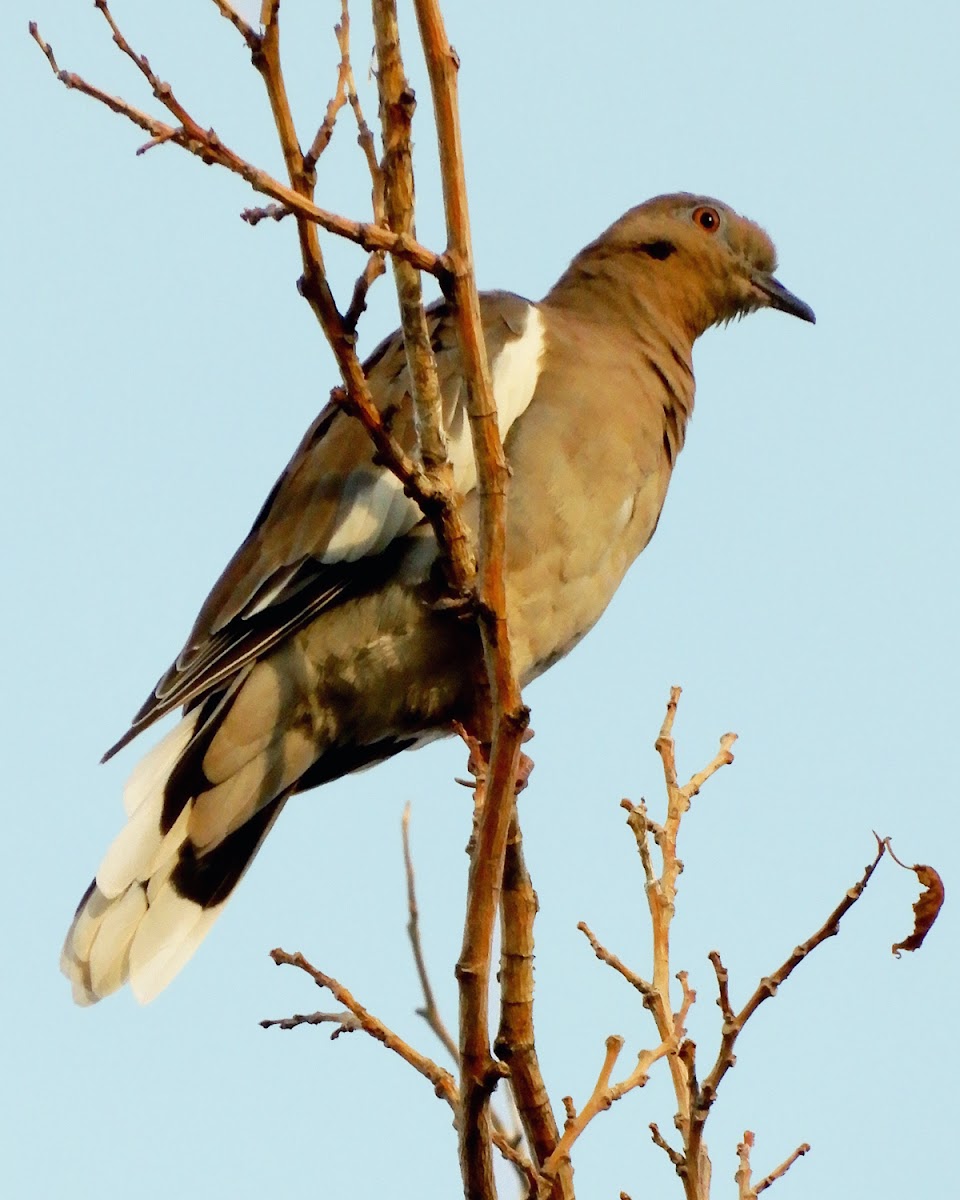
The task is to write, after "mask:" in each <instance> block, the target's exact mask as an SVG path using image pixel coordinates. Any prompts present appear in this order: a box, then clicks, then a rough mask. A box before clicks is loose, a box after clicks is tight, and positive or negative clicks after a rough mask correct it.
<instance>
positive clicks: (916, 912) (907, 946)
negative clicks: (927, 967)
mask: <svg viewBox="0 0 960 1200" xmlns="http://www.w3.org/2000/svg"><path fill="white" fill-rule="evenodd" d="M887 849H888V850H889V851H890V857H891V858H892V859H893V861H894V862H895V863H897V864H898V865H899V866H901V867H904V869H905V870H908V871H913V872H914V874H915V875H916V877H917V879H919V881H920V886H921V887H922V888H923V891H922V892H921V893H920V896H919V897H918V899H917V902H916V904H914V906H913V933H911V934H910V936H909V937H908V938H906V939H905V940H904V941H902V942H896V943H895V944H894V946H893V947H892V949H893V953H894V954H895V955H896V956H897V958H899V957H900V951H901V950H919V949H920V947H921V945H922V944H923V939H924V938H925V937H926V936H927V934H928V933H929V932H930V930H931V929H932V928H933V923H934V921H936V919H937V917H938V916H939V914H940V909H941V908H943V900H944V895H945V893H944V887H943V880H942V879H941V878H940V875H939V874H938V872H937V871H935V870H934V868H933V867H928V866H925V865H923V864H921V863H916V864H914V866H912V867H907V865H906V863H902V862H900V859H899V858H897V856H896V855H895V854H894V853H893V851H892V850H890V845H889V842H888V843H887Z"/></svg>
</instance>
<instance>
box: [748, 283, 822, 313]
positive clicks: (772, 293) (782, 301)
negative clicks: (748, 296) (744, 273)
mask: <svg viewBox="0 0 960 1200" xmlns="http://www.w3.org/2000/svg"><path fill="white" fill-rule="evenodd" d="M753 282H754V285H755V287H756V288H757V290H758V291H759V292H761V293H762V294H763V296H764V298H765V301H766V306H767V307H768V308H779V310H780V311H781V312H785V313H789V314H790V316H791V317H799V318H800V320H801V321H809V322H810V324H811V325H816V323H817V318H816V317H815V316H814V312H813V309H812V308H811V307H810V305H809V304H804V302H803V301H802V300H801V299H800V297H799V296H795V295H794V294H793V292H791V291H788V290H787V289H786V288H785V287H784V286H783V284H782V283H781V282H780V280H779V279H774V277H773V276H772V275H764V274H761V273H760V272H757V274H756V275H754V277H753Z"/></svg>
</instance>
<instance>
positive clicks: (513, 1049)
mask: <svg viewBox="0 0 960 1200" xmlns="http://www.w3.org/2000/svg"><path fill="white" fill-rule="evenodd" d="M538 907H539V905H538V901H537V895H536V892H535V891H534V890H533V883H532V881H531V879H530V873H529V871H528V870H527V865H526V862H525V860H524V855H523V840H522V837H521V834H520V825H519V822H518V821H517V818H516V815H514V819H513V820H512V821H511V824H510V832H509V834H508V836H507V849H506V856H505V862H504V871H503V890H502V893H501V896H500V919H501V948H500V976H499V977H500V1027H499V1029H498V1031H497V1037H496V1041H495V1043H494V1052H495V1053H496V1054H497V1056H498V1057H499V1058H501V1059H502V1060H503V1061H504V1062H505V1063H506V1064H507V1065H508V1066H509V1068H510V1080H509V1082H510V1090H511V1093H512V1095H513V1097H514V1100H515V1101H516V1105H517V1112H518V1113H519V1116H520V1121H521V1123H522V1125H523V1129H524V1132H525V1133H526V1136H527V1142H528V1143H529V1145H530V1148H531V1152H532V1154H533V1156H534V1160H535V1161H536V1163H537V1164H538V1165H542V1164H543V1163H545V1162H546V1161H547V1159H549V1157H550V1155H551V1154H553V1152H554V1151H555V1150H556V1147H557V1143H558V1142H559V1140H560V1131H559V1129H558V1128H557V1121H556V1117H555V1116H554V1113H553V1108H552V1106H551V1104H550V1097H549V1095H548V1093H547V1089H546V1085H545V1084H544V1081H543V1075H542V1072H541V1070H540V1062H539V1058H538V1055H537V1049H536V1041H535V1037H534V1028H533V995H534V982H533V957H534V956H533V950H534V942H533V923H534V919H535V917H536V914H537V910H538ZM552 1194H553V1196H554V1197H555V1200H567V1198H568V1197H569V1198H571V1200H572V1197H573V1194H574V1192H573V1169H572V1167H571V1166H570V1163H569V1161H568V1160H566V1159H565V1160H563V1161H562V1162H561V1164H560V1166H559V1169H558V1171H557V1178H556V1183H555V1187H554V1189H553V1193H552Z"/></svg>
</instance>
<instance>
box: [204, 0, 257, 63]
mask: <svg viewBox="0 0 960 1200" xmlns="http://www.w3.org/2000/svg"><path fill="white" fill-rule="evenodd" d="M213 3H214V4H215V5H216V7H217V9H218V10H219V12H220V16H221V17H225V18H226V19H227V20H228V21H229V22H230V24H231V25H232V26H233V27H234V29H236V31H237V32H238V33H239V34H240V36H241V37H242V38H243V40H244V41H245V42H246V43H247V48H248V49H249V50H250V51H251V53H253V52H255V51H256V50H258V49H259V48H260V35H259V33H257V31H256V30H255V29H254V28H253V26H252V25H248V24H247V22H246V21H245V20H244V19H243V17H241V16H240V14H239V13H238V12H237V10H236V9H235V8H234V7H233V5H232V4H227V3H226V0H213Z"/></svg>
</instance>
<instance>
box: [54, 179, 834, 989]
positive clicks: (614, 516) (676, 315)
mask: <svg viewBox="0 0 960 1200" xmlns="http://www.w3.org/2000/svg"><path fill="white" fill-rule="evenodd" d="M775 267H776V255H775V251H774V248H773V245H772V243H771V241H770V239H769V238H768V237H767V235H766V234H765V233H764V232H763V230H762V229H760V228H759V227H758V226H757V225H754V224H753V223H752V222H750V221H747V220H745V219H744V218H742V217H740V216H738V215H737V213H735V212H734V211H733V210H732V209H731V208H729V207H727V206H726V205H724V204H721V203H720V202H719V201H717V200H712V199H709V198H706V197H698V196H691V195H687V194H679V195H672V196H660V197H658V198H656V199H654V200H650V201H648V202H647V203H645V204H641V205H639V206H638V207H637V208H633V209H631V210H630V211H629V212H627V213H626V214H624V216H622V217H621V218H620V219H619V220H618V221H616V222H614V224H613V225H611V226H610V228H609V229H607V230H606V232H605V233H603V234H601V235H600V237H598V238H597V240H596V241H595V242H593V243H591V244H590V245H589V246H587V247H586V248H585V249H584V250H581V251H580V253H579V254H578V255H577V256H576V257H575V258H574V259H573V261H572V262H571V264H570V266H569V267H568V268H567V270H566V271H565V272H564V273H563V275H562V276H561V277H560V279H559V280H558V282H557V283H556V284H555V285H554V287H553V288H552V289H551V290H550V292H549V293H548V294H547V296H546V297H545V299H543V300H542V301H540V303H538V304H534V303H532V302H530V301H528V300H524V299H521V297H519V296H515V295H512V294H510V293H508V292H491V293H488V294H485V295H483V296H482V297H481V315H482V320H483V329H484V335H485V338H486V345H487V353H488V355H489V361H490V368H491V374H492V379H493V387H494V395H495V398H496V403H497V410H498V419H499V423H500V432H501V435H502V437H503V439H504V443H505V450H506V455H507V459H508V462H509V464H510V468H511V484H510V492H509V498H508V516H507V549H506V564H505V579H506V592H507V611H508V618H509V624H510V630H511V636H512V642H513V649H514V656H515V665H516V669H517V673H518V676H519V678H520V681H521V684H527V683H529V682H530V680H532V679H534V678H535V677H536V676H538V675H539V674H541V673H542V672H543V671H545V670H546V669H547V668H548V667H549V666H551V665H552V664H553V663H555V662H556V661H557V660H558V659H560V658H562V657H563V656H564V655H565V654H566V653H567V652H568V651H569V650H570V649H571V648H572V647H573V646H575V645H576V644H577V643H578V642H579V641H580V639H581V638H582V637H583V636H584V634H585V633H587V631H588V630H589V629H590V628H591V626H592V625H593V624H594V623H595V622H596V621H597V619H598V618H599V617H600V615H601V613H602V612H603V611H604V609H605V608H606V607H607V605H608V604H609V602H610V600H611V598H612V597H613V594H614V592H615V591H616V589H617V587H618V586H619V584H620V581H621V580H622V579H623V577H624V574H625V572H626V571H627V569H628V568H629V566H630V565H631V563H632V562H633V561H634V559H635V558H636V557H637V556H638V555H639V554H640V552H641V551H642V550H643V548H644V547H645V546H646V544H647V543H648V542H649V540H650V538H651V537H652V535H653V532H654V530H655V528H656V526H657V521H658V519H659V516H660V510H661V507H662V505H663V502H664V497H665V496H666V492H667V485H668V484H669V482H670V475H671V472H672V470H673V467H674V464H675V463H676V460H677V455H678V454H679V453H680V450H681V449H682V447H683V442H684V436H685V433H686V428H687V422H688V420H689V419H690V415H691V412H692V410H693V398H694V379H693V369H692V363H691V352H692V349H693V344H694V342H695V340H696V339H697V337H698V336H699V335H700V334H702V333H703V332H704V331H705V330H706V329H708V328H709V327H710V326H712V325H716V324H718V323H720V322H725V321H728V320H730V319H731V318H733V317H736V316H740V315H743V314H745V313H749V312H753V311H754V310H756V309H760V308H776V309H780V310H782V311H783V312H786V313H790V314H792V315H793V316H796V317H799V318H801V319H802V320H804V321H811V322H812V321H813V320H814V315H813V312H812V311H811V309H810V308H808V307H807V305H806V304H804V303H803V302H802V301H801V300H799V299H797V297H796V296H794V295H793V294H792V293H791V292H789V291H787V289H786V288H785V287H783V285H782V284H780V283H779V282H778V281H777V279H776V278H775V277H774V274H773V272H774V270H775ZM428 321H429V327H430V332H431V337H432V341H433V347H434V350H435V352H436V358H437V368H438V372H439V378H440V386H441V390H442V398H443V417H444V423H445V426H446V432H447V436H448V439H449V454H450V459H451V462H452V464H453V468H454V476H455V481H456V485H457V487H458V488H459V489H460V491H461V492H462V493H463V494H464V496H465V515H466V518H467V520H468V523H469V525H470V527H471V528H472V529H474V530H475V529H476V522H477V497H476V466H475V463H474V459H473V452H472V447H471V443H470V435H469V429H468V421H467V414H466V405H465V390H466V389H465V386H464V382H463V378H462V375H461V370H460V359H459V353H458V349H457V341H456V336H455V330H454V323H453V320H452V317H451V313H450V310H449V308H448V307H447V305H446V304H443V303H441V304H438V305H436V306H434V307H432V308H431V309H430V310H429V312H428ZM365 371H366V374H367V377H368V379H369V383H370V390H371V394H372V396H373V398H374V400H375V402H376V404H377V406H378V408H379V409H380V411H381V412H382V413H383V415H384V417H385V418H386V419H387V420H388V421H389V422H390V427H391V429H392V431H393V433H394V435H395V436H396V437H397V438H398V440H399V441H400V442H401V444H402V445H403V446H404V448H405V449H406V450H407V451H408V452H409V453H410V454H415V453H416V433H415V427H414V419H413V412H412V405H411V401H410V380H409V376H408V371H407V364H406V358H405V353H404V348H403V342H402V340H401V339H400V337H399V335H398V334H394V335H393V336H392V337H389V338H387V339H386V341H384V342H383V343H382V344H381V345H380V346H379V347H378V348H377V349H376V350H375V351H374V353H373V354H372V355H371V357H370V358H369V359H368V361H367V362H366V364H365ZM439 567H440V563H439V551H438V548H437V543H436V540H435V538H434V535H433V532H432V529H431V527H430V526H429V524H428V523H427V522H425V520H424V519H423V517H422V515H421V513H420V510H419V508H418V507H417V505H416V503H415V502H414V501H412V500H411V499H409V498H408V497H407V496H405V495H404V492H403V489H402V487H401V485H400V483H399V481H398V480H397V479H396V477H395V476H394V475H392V474H391V473H390V472H389V471H388V470H387V469H386V468H384V467H381V466H379V465H378V464H377V463H376V462H375V461H374V452H373V446H372V443H371V442H370V440H369V438H368V436H367V434H366V432H365V431H364V429H363V428H362V427H361V425H360V424H359V422H358V421H356V420H354V419H353V418H352V417H350V416H348V415H347V414H345V413H344V412H342V411H341V410H340V409H338V408H337V407H336V406H333V405H328V406H327V407H326V408H325V409H324V410H323V411H322V412H321V413H320V415H319V416H318V417H317V419H316V421H314V423H313V425H312V426H311V427H310V429H309V430H308V431H307V433H306V435H305V437H304V438H303V441H302V442H301V443H300V446H299V447H298V448H297V451H296V453H295V454H294V456H293V458H292V459H291V460H290V463H289V465H288V466H287V468H286V470H285V471H284V472H283V474H282V475H281V476H280V479H279V480H278V481H277V483H276V485H275V486H274V488H273V490H272V491H271V493H270V495H269V496H268V498H267V500H266V503H265V504H264V505H263V508H262V509H261V511H260V513H259V515H258V516H257V519H256V521H255V522H254V524H253V528H252V529H251V531H250V533H249V535H248V536H247V538H246V540H245V541H244V542H243V544H242V545H241V546H240V548H239V549H238V550H237V552H236V554H235V555H234V556H233V558H232V559H231V560H230V562H229V564H228V565H227V567H226V570H225V571H224V573H223V574H222V575H221V577H220V579H219V580H218V581H217V583H216V585H215V586H214V588H213V591H212V592H211V593H210V595H209V597H208V598H207V600H206V602H205V603H204V605H203V607H202V608H201V610H200V614H199V616H198V617H197V620H196V623H195V625H194V627H193V630H192V631H191V633H190V636H189V638H188V639H187V643H186V645H185V646H184V648H183V650H182V651H181V652H180V654H179V655H178V656H177V659H176V661H175V662H174V663H173V665H172V666H171V667H170V669H169V670H168V671H167V672H166V674H165V675H164V676H163V677H162V678H161V679H160V681H159V683H158V684H157V685H156V687H155V688H154V689H153V691H152V692H151V693H150V696H149V697H148V699H147V701H146V703H145V704H144V705H143V707H142V708H141V709H140V711H139V712H138V713H137V714H136V716H135V717H134V719H133V722H132V724H131V727H130V729H129V730H128V732H127V733H126V734H124V736H123V737H122V738H121V739H120V741H119V742H118V743H117V744H116V745H115V746H114V747H113V748H112V749H111V750H109V751H108V753H107V755H106V757H110V756H111V755H112V754H114V753H115V752H116V751H117V750H119V749H120V748H121V747H122V746H124V745H126V743H127V742H128V741H130V740H131V739H132V738H133V737H135V736H136V735H137V734H139V733H140V732H141V731H142V730H144V729H146V727H147V726H148V725H150V724H152V723H153V722H154V721H155V720H157V719H158V718H159V717H162V716H163V715H164V714H165V713H168V712H170V711H172V710H173V709H176V708H182V709H183V716H182V718H181V720H180V722H179V723H178V724H177V725H176V726H175V727H174V728H173V729H172V731H171V732H170V733H168V734H167V736H166V737H164V738H163V740H162V741H161V742H160V743H159V744H158V745H157V746H155V747H154V748H153V749H152V750H151V751H150V752H149V753H148V754H147V755H146V757H145V758H144V759H143V760H142V761H141V762H140V764H139V765H138V766H137V767H136V768H135V770H134V771H133V774H132V775H131V777H130V780H129V782H128V783H127V785H126V789H125V791H124V804H125V807H126V810H127V814H128V821H127V824H126V826H125V828H124V829H123V830H122V832H121V833H120V834H119V836H118V837H117V838H116V840H115V841H114V842H113V844H112V845H111V846H110V848H109V850H108V851H107V854H106V857H105V858H104V859H103V862H102V863H101V864H100V868H99V870H98V872H97V876H96V879H95V880H94V882H93V883H92V884H91V885H90V887H89V889H88V890H87V892H86V894H85V895H84V897H83V899H82V900H81V901H80V906H79V908H78V909H77V913H76V916H75V917H74V920H73V924H72V925H71V927H70V930H69V932H68V934H67V938H66V943H65V945H64V948H63V954H62V959H61V965H62V968H63V971H64V973H65V974H66V975H67V976H68V977H69V979H70V981H71V983H72V986H73V995H74V999H75V1000H76V1001H77V1002H78V1003H80V1004H92V1003H94V1002H95V1001H97V1000H100V999H101V998H102V997H104V996H107V995H109V994H110V993H111V992H114V991H116V990H117V989H118V988H119V987H120V986H121V985H122V984H124V983H125V982H127V981H128V980H129V982H130V984H131V986H132V988H133V991H134V993H135V995H136V996H137V998H138V999H139V1000H141V1001H143V1002H146V1001H148V1000H150V999H152V998H153V997H154V996H155V995H156V994H157V993H158V992H159V991H160V990H161V989H162V988H164V987H165V986H166V985H167V984H168V983H169V982H170V980H171V979H172V978H173V977H174V975H176V974H177V972H178V971H179V970H180V969H181V968H182V967H183V965H184V964H185V963H186V962H187V960H188V959H189V958H190V956H191V955H192V954H193V953H194V951H195V950H196V948H197V946H198V945H199V943H200V941H201V940H202V939H203V937H204V936H205V935H206V933H207V931H208V930H209V928H210V926H211V925H212V924H213V922H214V921H215V920H216V918H217V916H218V915H219V914H220V912H221V911H222V910H223V907H224V905H225V903H226V901H227V899H228V898H229V896H230V894H231V893H232V891H233V889H234V888H235V887H236V885H237V883H238V882H239V881H240V878H241V876H242V875H243V873H244V872H245V871H246V869H247V867H248V866H249V865H250V862H251V860H252V859H253V857H254V855H255V854H256V853H257V851H258V849H259V848H260V845H261V843H262V842H263V839H264V838H265V837H266V835H267V833H268V832H269V830H270V827H271V826H272V825H273V823H274V821H275V820H276V819H277V817H278V816H279V815H280V811H281V810H282V808H283V806H284V804H285V803H286V801H287V800H288V799H289V798H290V797H291V796H292V795H294V794H295V793H297V792H302V791H305V790H306V789H308V788H312V787H315V786H317V785H318V784H321V783H327V782H329V781H330V780H333V779H336V778H338V777H339V776H341V775H345V774H347V773H348V772H350V771H355V770H358V769H359V768H361V767H367V766H370V765H372V764H373V763H376V762H380V761H382V760H383V759H386V758H388V757H389V756H391V755H393V754H396V753H397V752H398V751H400V750H404V749H407V748H408V747H411V746H416V745H419V744H421V743H423V742H425V741H428V740H430V739H432V738H435V737H438V736H441V735H443V734H445V733H447V732H449V731H450V729H451V724H452V722H453V721H454V720H455V719H458V718H459V717H462V716H463V715H464V714H466V713H467V712H468V710H469V707H470V700H471V697H470V671H469V669H468V664H469V663H470V662H471V661H472V656H473V654H474V653H475V651H476V637H477V633H476V630H475V628H474V626H473V623H472V622H469V621H465V620H463V619H462V616H460V615H458V614H457V613H456V612H454V611H451V610H450V609H449V608H448V607H444V606H443V605H442V604H438V603H437V601H439V600H440V599H441V598H442V594H443V588H442V580H441V575H442V573H441V571H440V570H439Z"/></svg>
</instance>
